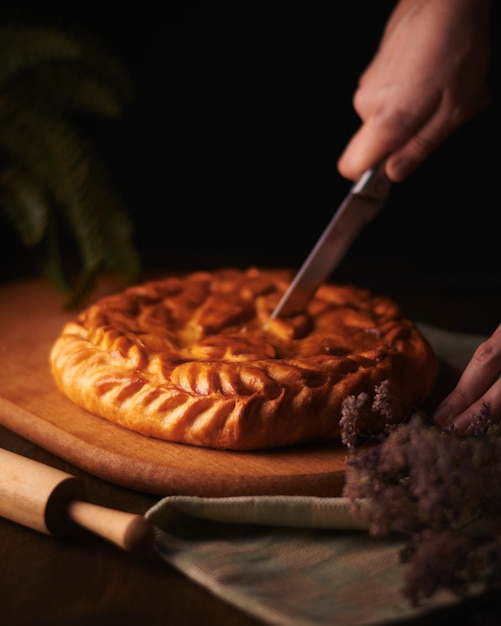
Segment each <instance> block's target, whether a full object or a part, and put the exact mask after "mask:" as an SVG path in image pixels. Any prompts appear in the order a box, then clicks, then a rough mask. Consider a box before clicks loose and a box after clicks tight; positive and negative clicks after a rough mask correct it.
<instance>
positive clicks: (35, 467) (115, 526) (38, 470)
mask: <svg viewBox="0 0 501 626" xmlns="http://www.w3.org/2000/svg"><path fill="white" fill-rule="evenodd" d="M0 516H2V517H6V518H7V519H10V520H12V521H14V522H18V523H20V524H23V525H24V526H28V527H30V528H34V529H35V530H39V531H41V532H44V533H46V534H51V535H56V536H58V535H59V536H61V535H65V534H68V533H70V532H71V529H72V528H74V525H75V524H78V525H79V526H81V527H83V528H86V529H87V530H90V531H91V532H93V533H94V534H96V535H99V536H100V537H102V538H104V539H106V540H108V541H111V542H112V543H114V544H115V545H117V546H119V547H120V548H122V549H124V550H129V551H134V552H137V551H145V550H149V549H150V547H151V546H152V543H153V530H152V526H151V525H150V523H149V521H148V520H147V519H146V518H145V517H143V516H142V515H137V514H133V513H125V512H123V511H118V510H115V509H109V508H107V507H103V506H99V505H96V504H91V503H90V502H88V501H87V496H86V493H85V488H84V485H83V483H82V482H81V481H80V479H78V478H77V477H76V476H72V475H71V474H67V473H66V472H62V471H61V470H58V469H56V468H54V467H50V466H48V465H44V464H42V463H38V462H37V461H33V460H31V459H27V458H26V457H23V456H19V455H18V454H15V453H14V452H9V451H7V450H3V449H0Z"/></svg>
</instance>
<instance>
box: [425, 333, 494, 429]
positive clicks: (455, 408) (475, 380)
mask: <svg viewBox="0 0 501 626" xmlns="http://www.w3.org/2000/svg"><path fill="white" fill-rule="evenodd" d="M500 373H501V324H500V325H499V326H498V328H497V329H496V330H495V332H494V333H493V334H492V336H491V337H489V339H487V340H486V341H484V342H483V343H482V344H480V345H479V346H478V348H477V349H476V350H475V352H474V354H473V356H472V358H471V360H470V362H469V363H468V365H467V366H466V368H465V370H464V372H463V374H462V375H461V378H460V379H459V381H458V383H457V385H456V387H455V389H454V390H453V391H452V392H451V393H450V394H449V395H448V396H447V397H446V398H445V399H444V400H443V401H442V402H441V403H440V405H439V406H438V407H437V410H436V411H435V413H434V415H433V418H434V419H435V421H436V422H437V423H438V424H440V425H442V426H446V425H448V424H450V423H451V422H452V421H453V420H454V419H455V418H457V417H458V416H459V415H463V416H464V414H466V412H467V411H468V409H470V407H473V406H474V405H476V404H477V405H478V403H479V402H480V403H481V402H482V400H483V399H484V398H485V396H486V394H487V395H488V398H489V400H495V404H496V406H497V405H498V404H501V398H499V399H498V398H497V397H495V398H492V391H491V390H492V389H493V388H494V390H497V389H498V386H497V385H498V383H497V382H496V381H497V379H498V378H499V375H500ZM500 394H501V391H500Z"/></svg>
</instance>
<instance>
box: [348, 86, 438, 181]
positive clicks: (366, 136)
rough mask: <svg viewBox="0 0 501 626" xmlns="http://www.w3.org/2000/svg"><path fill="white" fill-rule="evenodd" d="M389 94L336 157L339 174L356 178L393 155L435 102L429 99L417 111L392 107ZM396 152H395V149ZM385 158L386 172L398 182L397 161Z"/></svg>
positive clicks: (421, 124) (416, 128)
mask: <svg viewBox="0 0 501 626" xmlns="http://www.w3.org/2000/svg"><path fill="white" fill-rule="evenodd" d="M389 101H390V102H391V98H390V97H389V96H388V95H386V100H385V103H384V104H383V105H381V106H379V107H375V108H374V109H373V114H372V115H371V116H369V117H368V118H367V119H366V120H365V122H364V124H363V125H362V126H361V127H360V128H359V130H358V131H357V133H355V135H354V136H353V137H352V139H351V141H350V142H349V144H348V145H347V146H346V148H345V150H344V152H343V153H342V155H341V157H340V158H339V160H338V163H337V167H338V171H339V172H340V174H341V175H342V176H345V177H346V178H350V179H352V180H357V179H358V178H359V177H360V176H361V174H362V173H363V172H364V171H365V170H366V169H368V168H369V167H372V166H373V165H375V164H376V163H377V162H378V161H380V160H381V159H383V158H385V157H388V156H389V155H393V154H394V153H395V152H396V151H398V150H400V149H402V147H404V146H406V145H407V143H408V142H409V140H410V139H411V138H412V137H414V136H415V134H416V133H418V132H419V130H420V129H421V128H422V127H423V126H424V125H425V124H426V122H427V120H428V119H429V118H430V117H431V116H432V115H433V112H434V110H435V106H436V102H430V103H429V104H428V106H427V107H426V108H423V109H421V110H420V111H419V113H417V112H416V111H413V110H412V108H411V107H402V108H400V109H393V108H392V107H390V106H388V102H389ZM396 153H397V154H398V152H396ZM390 163H391V160H388V161H387V167H386V173H387V175H388V177H389V178H390V179H391V180H393V181H394V182H398V181H399V180H401V178H399V177H398V174H399V170H398V166H397V165H398V164H397V163H396V162H395V161H394V163H393V167H392V168H390V167H389V164H390Z"/></svg>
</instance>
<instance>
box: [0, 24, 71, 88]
mask: <svg viewBox="0 0 501 626" xmlns="http://www.w3.org/2000/svg"><path fill="white" fill-rule="evenodd" d="M82 56H83V49H82V45H81V44H80V43H79V42H78V41H76V40H75V39H73V38H71V37H69V36H68V35H66V34H65V33H61V32H58V31H57V30H54V29H50V28H40V27H37V26H24V25H15V24H5V25H3V26H0V86H3V87H4V86H5V85H6V83H7V81H9V80H10V79H11V78H12V77H13V76H16V75H17V74H18V73H19V72H20V71H22V70H26V69H28V68H30V67H33V66H36V65H41V64H43V63H47V62H49V61H74V60H75V59H79V58H82Z"/></svg>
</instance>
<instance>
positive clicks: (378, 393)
mask: <svg viewBox="0 0 501 626" xmlns="http://www.w3.org/2000/svg"><path fill="white" fill-rule="evenodd" d="M389 394H390V387H389V384H388V382H387V381H384V383H381V384H380V385H379V386H377V387H376V388H375V393H374V399H373V401H372V405H371V404H370V403H369V401H368V396H367V394H360V396H357V397H353V396H351V397H349V398H347V399H346V401H345V404H344V405H343V416H342V420H341V426H342V437H343V442H344V443H345V445H346V446H347V447H348V454H347V465H348V471H347V475H346V484H345V488H344V492H343V495H344V496H345V497H347V498H348V499H349V500H350V502H351V505H352V511H353V514H354V515H356V516H358V517H359V518H361V519H363V520H364V521H366V522H368V524H369V531H370V533H371V534H373V535H378V536H385V535H388V534H390V533H394V532H397V533H401V534H402V536H403V537H405V539H406V543H405V547H404V549H403V550H402V552H401V558H402V561H403V562H404V563H406V564H407V568H406V575H405V576H406V577H405V584H404V587H403V590H402V592H403V594H404V595H405V596H407V597H408V598H409V599H410V600H411V601H412V602H413V603H418V602H419V601H420V600H421V599H422V598H426V597H430V596H431V595H433V594H434V593H435V592H436V591H437V590H439V589H449V590H451V591H453V592H454V593H457V594H459V595H466V594H468V593H469V592H470V591H471V590H472V589H473V588H474V587H475V586H476V585H477V584H478V583H481V584H482V585H484V586H485V587H495V588H499V587H500V586H501V582H500V581H501V425H500V423H499V420H495V419H493V417H492V416H491V411H490V407H489V406H488V405H487V404H484V405H483V406H482V408H481V410H480V412H479V415H478V416H477V417H476V419H475V422H474V429H473V430H474V435H471V436H466V437H461V436H459V435H458V434H457V433H455V432H454V431H453V430H444V429H441V428H439V427H438V426H436V425H434V424H432V423H431V421H430V420H427V419H426V417H425V416H424V415H422V414H420V413H419V412H417V411H415V412H414V413H411V414H410V417H409V419H408V420H407V421H405V422H403V423H400V424H397V425H393V426H391V427H389V428H388V429H385V432H384V434H382V436H381V438H380V440H379V441H378V442H376V443H372V444H371V445H369V446H367V445H364V446H362V447H360V446H358V447H357V445H356V443H357V440H358V438H359V436H360V434H361V433H359V432H358V424H359V423H363V416H364V415H365V414H366V413H367V411H368V410H372V411H373V412H375V413H380V414H381V415H383V416H384V417H385V418H386V419H387V420H388V421H390V422H391V406H392V405H391V402H390V399H391V396H390V395H389ZM362 502H365V503H367V502H369V506H366V505H362V504H361V503H362Z"/></svg>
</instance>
